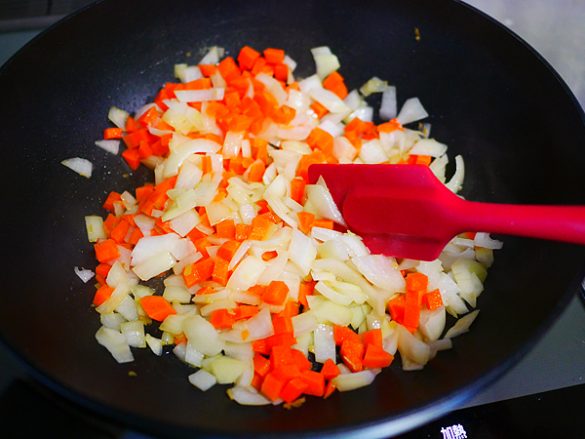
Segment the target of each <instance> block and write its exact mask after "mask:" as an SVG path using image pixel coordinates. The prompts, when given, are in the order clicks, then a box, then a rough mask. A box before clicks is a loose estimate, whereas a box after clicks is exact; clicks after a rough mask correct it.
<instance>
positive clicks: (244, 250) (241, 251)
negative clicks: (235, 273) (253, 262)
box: [228, 240, 252, 270]
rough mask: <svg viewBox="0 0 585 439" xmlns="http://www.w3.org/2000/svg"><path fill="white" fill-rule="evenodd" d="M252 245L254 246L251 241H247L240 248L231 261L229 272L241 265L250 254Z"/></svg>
mask: <svg viewBox="0 0 585 439" xmlns="http://www.w3.org/2000/svg"><path fill="white" fill-rule="evenodd" d="M251 245H252V244H251V243H250V241H247V240H246V241H244V242H242V243H241V244H240V246H239V247H238V249H237V250H236V252H235V253H234V255H233V257H232V259H231V261H229V262H230V263H229V265H228V270H233V269H234V267H235V266H236V265H238V264H239V263H240V261H241V260H242V258H243V257H244V256H246V254H247V253H248V250H250V247H251Z"/></svg>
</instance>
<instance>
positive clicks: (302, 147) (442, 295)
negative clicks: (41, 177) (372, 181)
mask: <svg viewBox="0 0 585 439" xmlns="http://www.w3.org/2000/svg"><path fill="white" fill-rule="evenodd" d="M312 53H313V56H314V59H315V64H316V74H315V75H312V76H309V77H307V78H304V79H302V80H301V79H300V78H296V77H295V74H294V71H295V67H296V63H295V61H293V59H292V58H291V57H290V56H288V55H287V54H286V53H285V51H284V50H281V49H275V48H267V49H265V50H264V51H262V52H260V51H258V50H255V49H254V48H252V47H249V46H245V47H243V48H242V49H241V50H240V52H239V53H238V54H237V56H236V57H235V58H234V57H232V56H224V55H225V54H224V50H223V49H221V48H218V47H213V48H211V49H210V51H209V52H208V53H207V54H206V55H205V56H204V57H203V59H202V60H201V61H200V62H199V63H198V64H197V65H187V64H178V65H176V66H175V75H176V77H177V78H178V79H179V80H180V82H169V83H166V84H165V85H164V86H163V87H162V89H160V91H159V92H158V94H157V95H156V98H155V99H154V101H153V102H152V103H149V104H147V105H145V106H144V107H143V108H141V109H140V110H139V111H138V112H136V114H134V115H133V116H131V115H129V114H128V113H127V112H126V111H124V110H121V109H119V108H116V107H112V108H111V110H110V112H109V115H108V116H109V119H110V121H111V122H112V123H113V125H114V126H111V127H108V128H106V129H105V130H104V133H103V139H100V140H99V141H97V142H96V145H97V146H98V147H100V148H102V149H104V150H105V151H108V152H110V153H113V154H117V153H118V151H119V147H120V142H121V141H122V142H123V144H124V145H125V147H126V148H125V149H123V152H122V154H121V155H122V157H123V158H124V160H125V161H126V162H127V164H128V166H129V167H130V168H131V169H133V170H136V169H138V167H139V166H141V164H142V165H145V166H147V167H149V168H151V169H153V170H154V182H153V183H152V184H150V183H149V184H145V185H143V186H140V187H137V188H136V189H135V191H134V192H133V193H130V192H123V193H118V192H115V191H112V192H111V193H110V194H109V195H108V196H107V198H106V200H105V202H104V204H103V208H104V209H105V210H106V211H107V212H108V213H107V216H106V217H105V219H104V218H102V217H101V216H98V215H94V216H87V217H86V226H87V234H88V238H89V241H90V242H92V243H94V249H95V256H96V259H97V261H98V265H97V267H96V269H95V279H96V281H97V285H96V292H95V295H94V297H93V305H94V306H95V309H96V311H97V312H98V313H99V314H100V319H101V323H102V327H101V328H100V329H99V330H98V332H97V334H96V339H97V341H98V342H99V343H100V344H101V345H103V346H104V347H105V348H106V349H107V350H108V351H109V352H110V353H111V354H112V355H113V357H114V358H115V359H116V360H117V361H118V362H121V363H125V362H131V361H133V360H134V357H133V353H132V349H133V348H149V349H150V350H151V351H152V352H153V353H154V354H155V355H159V356H160V355H162V354H163V347H164V346H172V350H173V352H174V354H175V355H176V356H177V357H178V358H179V359H180V360H181V361H184V362H185V363H187V364H189V365H190V366H192V367H194V368H196V369H197V370H194V373H193V374H191V375H189V377H188V379H189V382H190V383H191V384H193V385H194V386H195V387H197V388H199V389H200V390H202V391H206V390H208V389H209V388H211V387H213V386H215V385H216V384H229V385H230V386H231V387H230V388H229V389H228V391H227V393H228V395H229V397H230V398H232V399H233V400H235V401H237V402H239V403H241V404H247V405H262V404H278V403H282V402H284V403H287V404H289V405H290V404H292V405H290V406H294V405H298V404H299V403H302V401H304V399H302V398H303V396H304V395H312V396H316V397H323V398H327V397H329V396H330V395H331V394H332V393H333V392H335V391H336V390H339V391H346V390H353V389H356V388H359V387H362V386H365V385H368V384H370V383H372V381H373V380H374V378H375V376H376V375H377V374H378V373H380V371H381V370H382V369H383V368H387V367H388V366H390V365H391V364H392V363H394V362H395V361H396V360H395V357H396V356H398V355H399V357H400V363H401V365H402V368H403V369H404V370H416V369H421V368H422V367H423V366H424V365H425V364H426V363H427V362H428V361H430V360H431V359H432V358H433V357H434V356H435V355H436V353H437V351H440V350H443V349H448V348H451V346H452V342H451V339H452V338H453V337H455V336H456V335H459V334H461V333H463V332H466V331H467V330H468V328H469V326H470V325H471V323H472V321H473V320H474V319H475V317H476V316H477V313H478V311H477V310H475V311H472V312H469V311H470V310H471V309H473V308H475V306H476V301H477V297H478V296H479V294H480V293H481V292H482V290H483V281H484V280H485V277H486V275H487V271H486V269H487V267H489V266H490V265H491V264H492V262H493V250H494V249H498V248H500V247H501V243H500V242H499V241H495V240H492V239H491V238H490V237H489V235H487V234H485V233H477V234H464V235H461V236H459V237H457V238H455V239H453V240H452V241H451V243H450V244H449V245H448V246H447V247H446V248H445V250H444V251H443V253H442V254H441V256H440V258H439V259H437V260H435V261H432V262H420V261H415V260H409V259H402V260H396V259H395V258H392V257H387V256H383V255H374V254H371V253H370V251H369V250H368V249H367V248H366V247H365V246H364V244H363V243H362V241H361V239H360V237H359V236H357V235H355V234H353V233H351V232H349V231H346V230H345V228H344V227H343V225H344V221H343V217H342V216H341V214H340V212H339V210H338V209H337V206H336V205H335V203H334V202H333V199H332V197H331V195H330V193H329V190H328V189H327V186H326V184H325V182H324V181H323V180H320V181H318V182H317V184H309V182H308V177H307V174H308V168H309V166H310V165H311V164H314V163H325V162H327V163H366V164H368V163H392V164H397V163H408V164H422V165H425V166H430V168H431V170H432V171H433V172H434V173H435V174H436V175H437V177H438V178H439V179H440V180H441V181H443V182H445V180H446V178H445V167H446V164H447V162H448V158H447V155H446V152H447V147H446V146H445V145H444V144H442V143H439V142H437V141H436V140H433V139H431V138H430V137H429V134H430V125H428V124H424V125H420V126H419V127H417V128H416V129H408V128H405V125H407V124H411V123H413V122H418V121H419V120H421V119H424V118H426V117H427V116H428V115H427V113H426V111H425V109H424V108H423V106H422V105H421V103H420V101H419V100H418V99H417V98H410V99H407V100H405V102H404V105H403V106H402V108H401V110H400V112H397V100H396V88H395V87H394V86H391V85H388V83H387V82H386V81H383V80H381V79H379V78H376V77H374V78H372V79H371V80H369V81H368V82H367V83H366V84H363V85H362V86H361V87H360V88H359V90H358V89H354V90H351V91H349V90H348V84H347V83H346V80H345V78H344V77H343V76H342V74H340V73H339V71H338V70H339V68H340V63H339V60H338V58H337V56H335V55H334V54H333V53H332V52H331V51H330V49H329V48H328V47H318V48H314V49H312ZM373 93H381V94H382V99H381V102H382V105H381V108H380V109H379V117H380V119H382V120H385V122H383V123H379V124H375V123H374V122H373V121H372V120H373V117H374V109H373V108H372V107H371V106H370V105H368V103H367V101H366V97H367V96H369V95H371V94H373ZM463 172H464V168H463V160H462V159H461V157H457V158H456V171H455V174H454V176H453V177H452V178H451V180H450V181H448V182H446V185H447V187H449V188H450V189H451V190H453V191H454V192H456V191H458V190H459V189H460V187H461V184H462V180H463ZM85 175H86V176H87V174H85ZM397 214H399V213H397ZM76 273H77V274H78V275H80V277H81V278H82V279H84V281H87V280H89V279H90V278H92V275H93V273H92V272H88V270H78V269H77V268H76ZM158 278H160V279H162V282H163V283H164V288H162V289H160V288H159V289H158V290H156V291H155V289H153V288H151V286H152V285H153V284H152V283H151V282H149V281H151V280H153V279H158ZM149 285H150V286H149ZM447 314H450V315H451V316H453V317H455V318H458V317H460V316H463V317H461V318H459V320H457V322H456V323H455V324H454V326H453V327H451V329H449V330H448V331H447V332H446V333H445V326H446V321H447ZM388 373H391V372H388Z"/></svg>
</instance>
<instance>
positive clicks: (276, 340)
mask: <svg viewBox="0 0 585 439" xmlns="http://www.w3.org/2000/svg"><path fill="white" fill-rule="evenodd" d="M296 342H297V339H296V338H295V336H294V335H293V334H292V333H291V332H283V333H282V334H274V335H271V336H270V337H267V339H266V343H267V344H268V346H269V347H271V348H274V346H288V347H291V346H292V345H294V344H296Z"/></svg>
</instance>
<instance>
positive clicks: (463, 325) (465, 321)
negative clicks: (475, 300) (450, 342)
mask: <svg viewBox="0 0 585 439" xmlns="http://www.w3.org/2000/svg"><path fill="white" fill-rule="evenodd" d="M478 314H479V309H476V310H475V311H472V312H470V313H469V314H467V315H465V316H463V317H461V318H460V319H459V320H457V322H455V324H454V325H453V326H452V327H451V328H449V330H448V331H447V333H446V334H445V338H453V337H457V336H458V335H461V334H465V333H466V332H467V331H469V328H470V326H471V324H472V323H473V321H474V320H475V319H476V317H477V315H478Z"/></svg>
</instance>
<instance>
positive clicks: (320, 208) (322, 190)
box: [305, 177, 345, 226]
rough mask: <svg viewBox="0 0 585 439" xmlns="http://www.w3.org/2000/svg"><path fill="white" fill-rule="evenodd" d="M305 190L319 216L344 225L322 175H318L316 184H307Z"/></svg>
mask: <svg viewBox="0 0 585 439" xmlns="http://www.w3.org/2000/svg"><path fill="white" fill-rule="evenodd" d="M305 191H306V193H307V200H308V201H310V202H311V204H312V205H313V206H314V207H315V209H316V211H317V214H318V215H319V216H320V217H322V218H325V219H328V220H331V221H334V222H336V223H337V224H341V225H342V226H345V221H344V220H343V216H342V215H341V212H340V211H339V208H338V207H337V204H335V201H333V197H332V196H331V193H330V192H329V189H328V188H327V185H326V184H325V181H324V180H323V178H322V177H319V180H318V181H317V184H308V185H307V186H306V187H305Z"/></svg>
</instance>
